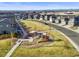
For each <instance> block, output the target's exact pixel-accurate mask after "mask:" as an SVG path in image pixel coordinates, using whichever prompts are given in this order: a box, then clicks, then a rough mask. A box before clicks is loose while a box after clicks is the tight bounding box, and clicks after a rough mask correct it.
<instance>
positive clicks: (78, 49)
mask: <svg viewBox="0 0 79 59" xmlns="http://www.w3.org/2000/svg"><path fill="white" fill-rule="evenodd" d="M39 22H40V21H39ZM48 24H49V23H48ZM50 24H52V25H56V24H53V23H50ZM56 26H59V25H56ZM60 27H63V26H60ZM63 28H66V27H63ZM66 29H68V28H66ZM69 30H71V29H69ZM56 31H58V32H59V33H60V34H62V35H63V36H65V37H66V38H67V39H68V40H69V42H70V43H71V44H72V45H73V46H74V48H75V49H76V50H77V51H78V52H79V47H78V46H77V44H76V43H74V42H73V41H72V40H71V39H70V38H69V37H68V36H66V35H65V34H64V33H63V32H61V31H59V30H56ZM71 31H73V30H71ZM73 32H75V31H73ZM76 33H78V32H76Z"/></svg>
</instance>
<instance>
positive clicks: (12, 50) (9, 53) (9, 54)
mask: <svg viewBox="0 0 79 59" xmlns="http://www.w3.org/2000/svg"><path fill="white" fill-rule="evenodd" d="M21 43H22V40H20V39H18V40H17V41H16V44H15V45H14V46H13V47H12V49H11V50H10V51H9V52H8V53H7V54H6V56H5V57H10V56H11V55H12V53H13V52H14V51H15V49H16V48H17V47H18V46H19V45H20V44H21Z"/></svg>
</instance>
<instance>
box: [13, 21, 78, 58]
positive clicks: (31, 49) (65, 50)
mask: <svg viewBox="0 0 79 59" xmlns="http://www.w3.org/2000/svg"><path fill="white" fill-rule="evenodd" d="M21 22H22V24H23V26H24V27H27V28H29V29H28V30H29V31H32V30H37V31H43V32H46V33H47V34H48V35H49V36H51V37H52V38H53V39H52V40H53V41H52V42H42V43H38V41H39V40H41V39H35V40H34V41H33V42H23V43H22V44H21V45H20V46H19V47H18V48H17V49H16V50H15V52H14V53H13V55H12V56H16V57H17V56H20V57H25V56H27V57H29V56H32V57H33V56H37V57H38V56H79V53H78V51H76V49H75V48H74V47H73V46H72V45H71V43H70V42H69V41H68V40H67V39H66V38H65V37H64V36H63V35H61V34H60V33H59V32H57V31H56V29H55V28H52V27H49V26H48V25H44V24H42V23H39V22H35V21H31V20H22V21H21Z"/></svg>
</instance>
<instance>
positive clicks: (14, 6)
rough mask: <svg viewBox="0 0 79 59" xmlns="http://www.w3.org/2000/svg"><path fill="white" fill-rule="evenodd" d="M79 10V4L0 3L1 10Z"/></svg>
mask: <svg viewBox="0 0 79 59" xmlns="http://www.w3.org/2000/svg"><path fill="white" fill-rule="evenodd" d="M48 9H49V10H53V9H79V2H0V10H48Z"/></svg>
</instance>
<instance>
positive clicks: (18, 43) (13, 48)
mask: <svg viewBox="0 0 79 59" xmlns="http://www.w3.org/2000/svg"><path fill="white" fill-rule="evenodd" d="M15 21H16V22H17V24H18V25H19V27H20V29H21V30H22V32H23V34H24V35H23V37H22V38H24V37H25V36H26V35H27V32H26V31H25V30H24V29H23V28H22V26H21V25H20V24H19V22H18V20H17V19H16V20H15ZM23 40H26V41H27V40H29V41H32V40H33V39H32V38H31V39H18V40H17V41H16V44H15V45H14V46H13V47H12V48H11V50H10V51H9V52H8V53H7V54H6V56H5V57H10V56H11V55H12V53H13V52H14V51H15V49H16V48H17V47H18V46H19V45H20V44H21V43H22V41H23Z"/></svg>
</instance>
